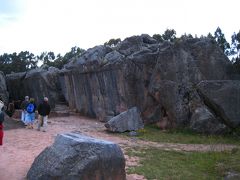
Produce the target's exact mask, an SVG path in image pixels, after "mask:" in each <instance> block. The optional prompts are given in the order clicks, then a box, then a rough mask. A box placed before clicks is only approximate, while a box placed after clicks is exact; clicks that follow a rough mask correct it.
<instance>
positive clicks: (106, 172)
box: [27, 133, 126, 180]
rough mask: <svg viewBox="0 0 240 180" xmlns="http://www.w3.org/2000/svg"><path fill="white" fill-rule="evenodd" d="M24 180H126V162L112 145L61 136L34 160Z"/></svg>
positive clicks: (68, 134)
mask: <svg viewBox="0 0 240 180" xmlns="http://www.w3.org/2000/svg"><path fill="white" fill-rule="evenodd" d="M27 179H29V180H40V179H44V180H53V179H71V180H79V179H81V180H102V179H104V180H125V179H126V173H125V159H124V156H123V153H122V151H121V149H120V147H119V146H118V145H116V144H114V143H112V142H108V141H103V140H98V139H94V138H91V137H87V136H84V135H80V134H76V133H67V134H61V135H58V136H57V137H56V139H55V142H54V144H53V145H52V146H50V147H48V148H46V149H45V150H44V151H43V152H42V153H41V154H40V155H39V156H38V157H37V158H36V159H35V160H34V162H33V164H32V166H31V169H30V170H29V171H28V174H27Z"/></svg>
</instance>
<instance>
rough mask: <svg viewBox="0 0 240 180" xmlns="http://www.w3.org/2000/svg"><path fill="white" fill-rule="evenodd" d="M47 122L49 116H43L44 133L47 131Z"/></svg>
mask: <svg viewBox="0 0 240 180" xmlns="http://www.w3.org/2000/svg"><path fill="white" fill-rule="evenodd" d="M47 121H48V116H43V131H44V132H46V131H47Z"/></svg>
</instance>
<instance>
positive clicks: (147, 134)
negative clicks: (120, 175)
mask: <svg viewBox="0 0 240 180" xmlns="http://www.w3.org/2000/svg"><path fill="white" fill-rule="evenodd" d="M125 135H126V134H125ZM137 138H139V139H141V140H146V141H154V142H165V143H183V144H236V145H240V138H239V137H236V136H230V135H227V136H220V135H209V136H207V135H201V134H197V133H194V132H191V131H189V130H184V129H181V130H168V131H162V130H160V129H159V128H158V127H157V126H155V125H147V126H145V128H144V129H142V130H139V131H138V136H137Z"/></svg>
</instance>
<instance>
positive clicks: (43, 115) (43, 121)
mask: <svg viewBox="0 0 240 180" xmlns="http://www.w3.org/2000/svg"><path fill="white" fill-rule="evenodd" d="M50 111H51V108H50V105H49V104H48V98H47V97H44V100H43V102H42V103H40V104H39V106H38V114H39V119H38V128H37V130H38V131H40V130H41V127H42V131H43V132H46V130H47V121H48V116H49V114H50Z"/></svg>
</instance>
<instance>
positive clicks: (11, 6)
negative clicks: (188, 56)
mask: <svg viewBox="0 0 240 180" xmlns="http://www.w3.org/2000/svg"><path fill="white" fill-rule="evenodd" d="M239 7H240V0H219V1H215V0H85V1H83V0H0V54H3V53H4V52H6V53H13V52H20V51H25V50H27V51H30V52H32V53H34V54H35V55H38V54H40V53H41V52H43V51H54V52H55V53H56V54H57V53H61V54H62V55H64V54H65V53H66V52H68V51H70V49H71V47H73V46H78V47H81V48H83V49H88V48H91V47H93V46H95V45H100V44H103V43H104V42H106V41H108V40H109V39H111V38H121V39H122V40H123V39H124V38H126V37H129V36H132V35H141V34H149V35H153V34H162V33H163V32H164V31H165V30H166V29H167V28H169V29H175V30H176V32H177V36H180V35H182V34H184V33H187V34H188V33H190V34H192V35H195V34H197V35H198V36H200V35H207V33H208V32H211V33H214V31H215V30H216V28H217V27H218V26H219V27H220V28H221V29H222V31H223V33H224V34H225V36H226V37H227V39H228V41H230V36H231V35H232V34H233V32H238V31H239V30H240V21H239V18H240V15H239Z"/></svg>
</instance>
